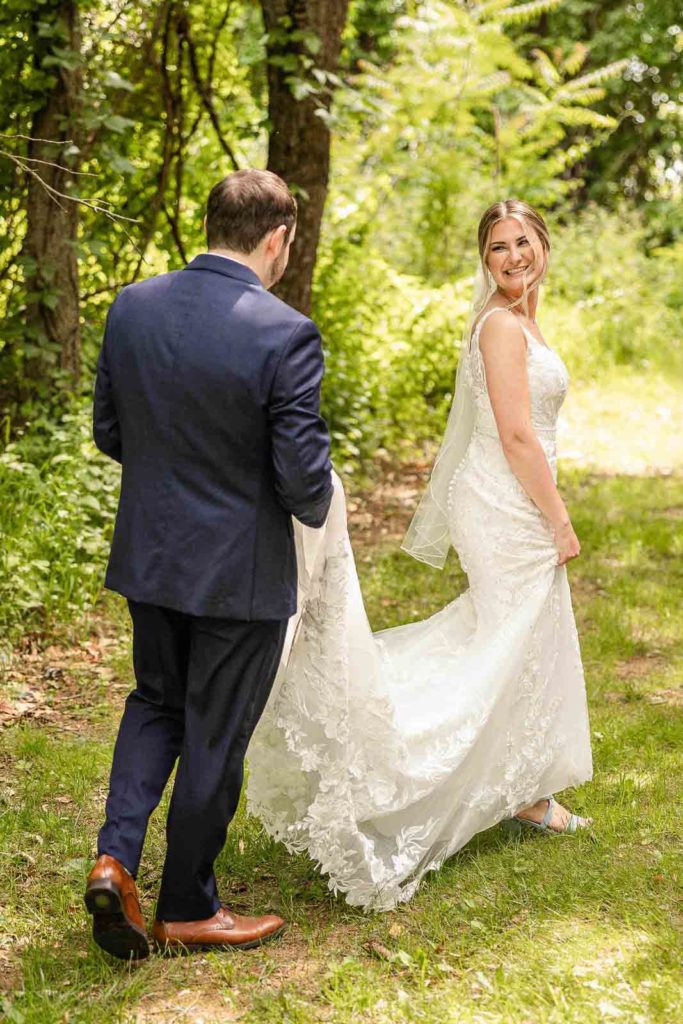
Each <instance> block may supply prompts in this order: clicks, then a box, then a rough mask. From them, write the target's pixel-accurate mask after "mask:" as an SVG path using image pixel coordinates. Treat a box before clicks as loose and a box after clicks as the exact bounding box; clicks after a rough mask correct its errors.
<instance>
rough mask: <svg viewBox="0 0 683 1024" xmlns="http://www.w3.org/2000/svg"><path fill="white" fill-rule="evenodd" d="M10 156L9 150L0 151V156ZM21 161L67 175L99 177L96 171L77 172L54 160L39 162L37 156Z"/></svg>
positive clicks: (22, 158)
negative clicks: (51, 168)
mask: <svg viewBox="0 0 683 1024" xmlns="http://www.w3.org/2000/svg"><path fill="white" fill-rule="evenodd" d="M34 141H35V140H34ZM9 155H10V154H9V153H8V152H7V150H5V149H0V156H9ZM20 159H21V160H24V161H25V162H26V163H27V164H44V165H45V167H56V168H57V170H58V171H64V173H65V174H80V175H82V176H84V177H87V178H96V177H97V172H96V171H76V170H74V169H73V168H72V167H65V165H64V164H56V163H54V161H53V160H39V159H38V157H37V156H22V157H20Z"/></svg>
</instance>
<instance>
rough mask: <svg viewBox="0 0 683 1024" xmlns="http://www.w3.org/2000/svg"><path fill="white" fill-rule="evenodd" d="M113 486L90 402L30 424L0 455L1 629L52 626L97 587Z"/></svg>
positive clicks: (73, 613)
mask: <svg viewBox="0 0 683 1024" xmlns="http://www.w3.org/2000/svg"><path fill="white" fill-rule="evenodd" d="M117 492H118V473H117V471H116V469H115V468H114V465H113V463H109V460H106V459H104V458H103V457H96V450H95V446H94V444H93V442H92V441H91V439H90V424H89V409H83V410H79V411H78V412H75V413H72V414H70V415H67V416H65V417H64V419H63V421H62V422H61V423H59V424H57V425H55V424H54V423H51V422H50V421H42V422H38V423H34V424H31V425H30V427H29V428H28V430H27V433H26V434H25V435H24V436H22V437H19V438H18V439H17V440H16V441H14V442H12V443H11V444H9V445H7V447H6V448H5V450H4V452H3V453H2V454H0V536H2V546H1V547H0V635H2V634H4V635H5V636H6V637H9V638H10V639H11V638H12V637H13V636H15V635H16V634H17V632H19V631H21V630H22V629H27V628H31V627H33V628H45V627H54V626H55V624H56V623H57V622H59V621H70V620H72V619H74V618H76V617H77V616H78V615H79V614H81V613H82V612H83V611H84V610H86V609H88V608H90V607H91V606H92V605H93V604H94V602H95V600H96V599H97V597H98V596H99V594H100V592H101V589H102V580H103V574H104V565H105V562H106V558H107V555H108V552H109V538H110V533H111V526H112V523H113V515H114V511H115V508H116V500H117Z"/></svg>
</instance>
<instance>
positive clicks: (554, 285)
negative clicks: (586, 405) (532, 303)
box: [539, 206, 683, 379]
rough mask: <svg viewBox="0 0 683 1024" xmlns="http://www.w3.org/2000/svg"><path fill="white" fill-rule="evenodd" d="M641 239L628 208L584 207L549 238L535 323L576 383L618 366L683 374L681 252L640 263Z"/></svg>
mask: <svg viewBox="0 0 683 1024" xmlns="http://www.w3.org/2000/svg"><path fill="white" fill-rule="evenodd" d="M645 233H646V226H645V221H644V218H643V217H642V216H639V215H638V213H637V212H636V211H635V210H633V208H629V207H627V206H623V207H622V208H621V209H620V210H619V211H618V212H616V213H614V214H611V213H609V212H608V211H606V210H604V209H601V208H600V207H597V206H591V207H589V208H587V209H586V210H585V211H584V212H583V214H582V215H581V216H580V217H575V218H573V219H572V220H570V221H569V222H568V223H567V224H565V225H564V226H562V227H561V228H560V229H559V230H557V231H556V233H555V238H554V246H553V252H552V254H551V265H550V274H549V283H548V296H547V311H546V309H545V308H543V309H542V310H541V311H540V312H539V317H540V320H541V322H542V323H544V325H545V324H546V323H547V328H548V335H549V337H550V338H552V339H553V341H554V343H555V344H557V346H558V348H559V349H560V351H562V352H563V354H565V355H566V357H567V359H568V362H569V364H570V366H571V367H572V369H573V372H574V374H575V375H576V376H578V377H582V378H584V379H587V378H591V377H595V376H596V375H598V374H599V373H600V372H601V371H604V370H609V368H610V367H611V366H619V365H628V366H632V367H635V368H639V369H641V370H647V368H648V367H651V366H652V367H656V368H659V369H663V370H665V371H666V372H668V373H670V374H677V373H680V372H682V371H683V315H682V314H683V306H682V304H681V301H680V299H681V286H680V280H681V271H682V270H683V245H681V244H679V245H678V246H676V247H671V248H666V249H662V250H659V251H654V252H652V253H651V254H650V255H647V254H646V252H645V246H644V239H645ZM544 306H545V302H544Z"/></svg>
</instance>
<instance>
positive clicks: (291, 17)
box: [0, 0, 683, 624]
mask: <svg viewBox="0 0 683 1024" xmlns="http://www.w3.org/2000/svg"><path fill="white" fill-rule="evenodd" d="M676 16H677V12H676V4H675V3H673V2H671V0H661V2H658V3H656V4H655V3H653V2H650V3H627V2H621V3H618V2H610V3H600V4H595V3H589V2H587V0H536V2H532V3H504V2H500V0H488V2H482V3H471V2H455V0H448V2H446V0H421V2H417V0H415V2H409V0H373V2H371V0H352V2H351V3H347V0H273V2H265V0H263V2H262V3H257V2H255V0H225V2H224V3H223V4H221V5H218V6H212V7H208V8H207V7H206V5H204V4H200V3H199V2H198V0H162V2H157V0H154V2H153V0H142V2H141V3H139V4H135V5H131V4H130V3H128V2H126V0H119V2H118V3H115V4H112V3H104V2H100V0H42V2H40V3H34V2H33V0H7V2H6V3H5V4H4V5H3V7H2V11H1V12H0V32H1V42H0V134H1V138H0V180H1V183H2V189H1V192H0V224H2V228H3V232H2V234H3V236H4V245H3V253H2V257H1V261H0V313H1V315H2V331H1V333H0V400H1V403H2V405H1V411H0V424H1V429H2V443H3V446H4V454H3V455H2V456H1V458H2V460H3V461H2V463H0V466H1V467H2V486H3V487H4V488H5V493H6V494H7V495H10V496H11V499H10V500H6V501H5V502H4V503H3V504H4V511H3V513H2V515H3V516H4V523H3V526H4V529H5V532H6V533H7V535H8V536H16V543H15V544H14V545H13V546H12V548H13V549H12V550H9V549H6V550H5V553H4V555H3V558H4V562H3V563H2V571H1V572H0V581H4V584H3V583H2V582H0V586H2V585H5V586H7V587H8V588H9V586H10V580H12V585H13V587H14V588H15V590H14V599H12V600H8V601H6V602H4V605H3V611H2V612H1V613H0V616H3V617H4V619H5V621H6V623H7V624H9V623H10V622H16V623H18V622H19V620H20V619H21V620H22V621H23V619H24V618H25V616H26V614H27V613H28V615H29V618H30V617H31V616H34V615H35V616H37V617H38V618H40V617H45V616H48V617H49V616H50V615H53V614H55V613H57V610H59V614H61V615H64V614H66V613H67V606H71V607H74V608H77V607H80V606H81V603H82V602H85V603H86V604H87V602H88V601H90V600H92V599H94V596H95V595H96V593H97V585H96V581H97V579H98V578H99V577H98V573H99V571H100V569H99V563H98V562H97V558H96V557H95V556H94V552H95V551H97V552H99V553H100V555H101V554H102V553H103V552H104V550H105V549H106V537H107V530H108V524H109V523H110V515H111V506H112V503H113V502H114V500H115V493H116V486H115V482H114V480H113V478H112V477H111V476H110V473H111V470H110V468H109V467H108V466H106V465H103V464H102V462H101V461H100V460H99V459H96V458H93V457H92V452H91V450H90V449H88V452H87V458H85V459H83V458H82V457H81V455H82V452H83V451H84V450H85V449H84V448H83V446H84V445H86V446H87V444H88V442H87V437H88V426H87V418H88V405H89V395H90V391H91V387H92V372H93V367H94V361H95V358H96V354H97V351H98V348H99V344H100V339H101V331H102V324H103V320H104V315H105V312H106V308H107V306H108V304H109V303H110V302H111V300H112V298H113V297H114V295H115V294H116V292H117V290H118V289H119V288H120V287H122V286H123V285H125V284H127V283H129V282H132V281H135V280H137V279H138V278H139V277H140V276H142V275H148V274H152V273H157V272H159V271H163V270H165V269H173V268H177V267H181V266H183V265H184V264H185V263H186V262H187V260H189V259H191V258H192V256H193V255H194V254H195V253H196V252H198V251H201V250H202V248H203V245H204V240H203V234H202V227H201V223H202V216H203V209H204V203H205V199H206V195H207V191H208V188H209V187H210V185H211V183H212V182H214V181H215V180H217V179H218V178H219V177H220V176H221V175H223V174H225V173H227V172H228V171H230V170H232V169H234V168H238V167H246V166H250V165H256V166H266V165H267V166H269V167H271V168H272V169H274V170H275V171H277V172H278V173H280V174H282V175H283V176H284V177H285V178H286V179H287V180H288V181H289V182H290V184H291V185H292V187H293V188H294V189H295V190H296V191H297V194H298V196H299V201H300V207H301V214H300V224H299V231H298V238H297V242H296V244H295V253H294V256H293V260H292V263H291V269H290V271H289V272H288V274H287V275H286V278H285V280H284V281H283V282H282V285H281V294H282V296H283V297H284V298H285V299H286V300H287V301H290V302H292V303H293V304H294V305H296V306H298V307H299V308H301V309H303V310H306V311H308V310H309V309H310V310H312V312H313V314H314V315H315V317H316V318H317V320H318V321H319V323H320V325H321V327H322V330H323V337H324V342H325V348H326V356H327V378H326V386H325V393H324V404H325V412H326V415H327V417H328V420H329V422H330V425H331V428H332V432H333V439H334V444H335V454H336V458H337V461H338V464H339V466H340V468H341V469H342V470H343V471H344V472H345V473H347V474H358V472H359V471H363V472H364V471H365V470H367V469H368V468H369V467H370V465H371V463H372V459H373V457H374V455H375V453H376V452H377V451H378V450H380V451H385V452H389V454H390V457H391V458H395V457H398V456H400V455H402V454H407V455H409V454H411V453H413V454H415V453H418V452H420V451H421V450H422V448H423V446H424V445H425V444H427V445H428V446H429V444H431V443H433V440H434V438H435V437H437V436H438V433H439V431H440V430H441V429H442V426H443V422H444V417H445V414H446V411H447V408H448V405H449V402H450V396H451V389H452V381H453V375H454V371H455V360H456V351H457V339H458V338H459V337H460V333H461V331H462V326H463V315H464V311H465V309H466V307H467V302H468V295H469V287H470V279H471V274H472V271H473V267H474V261H475V247H474V238H475V228H476V223H477V219H478V216H479V214H480V211H481V210H482V208H483V207H484V206H486V205H487V204H488V203H489V202H491V201H493V200H494V199H495V198H498V197H500V196H504V195H519V196H524V197H525V198H527V199H528V200H529V201H531V202H532V203H535V204H537V205H538V206H539V207H540V208H541V209H542V210H544V212H545V213H546V215H547V216H548V218H549V219H550V221H551V224H552V226H553V233H554V238H555V251H554V253H553V268H552V270H553V273H552V275H551V279H550V283H549V287H548V290H547V295H546V299H545V302H546V303H547V307H548V316H547V320H548V323H547V330H548V332H549V334H550V336H551V338H552V340H554V341H555V342H556V343H558V344H559V346H560V348H561V349H562V351H563V352H564V354H565V356H566V357H567V358H568V359H569V361H570V364H571V369H572V371H573V373H574V375H575V377H579V378H583V379H584V380H586V381H590V380H591V379H592V378H593V377H594V376H595V375H596V373H598V372H604V371H606V370H608V369H609V368H610V367H620V366H623V367H631V368H632V369H633V370H634V371H636V372H638V371H641V370H642V369H643V368H644V367H646V366H648V367H650V368H651V370H654V369H656V368H657V367H660V368H666V370H667V372H668V373H671V372H675V371H676V369H677V368H678V367H679V366H680V362H681V342H680V336H681V315H680V305H681V302H680V300H681V290H680V280H681V268H682V265H683V242H682V241H681V239H680V235H681V227H682V224H683V218H682V217H681V206H680V191H681V174H682V173H683V156H682V154H681V145H680V126H681V109H682V108H681V97H680V89H681V81H680V73H681V72H680V64H681V62H680V54H681V51H682V50H683V29H681V26H680V25H679V24H678V22H677V20H676ZM662 331H665V332H666V335H667V338H668V339H669V342H668V345H667V347H666V350H665V349H664V348H663V347H662V346H661V345H660V344H658V338H659V337H660V336H661V332H662ZM79 453H80V454H79ZM72 472H73V473H74V474H76V475H77V478H78V479H77V481H76V486H75V487H74V486H72V485H73V483H74V481H73V480H72V479H71V476H70V474H71V473H72ZM62 478H63V479H64V481H65V486H66V491H65V492H62V491H60V486H61V485H60V484H59V481H60V480H61V479H62ZM105 480H106V481H107V488H108V490H107V488H105V487H104V481H105ZM60 493H67V494H68V498H66V499H64V498H63V499H62V500H66V501H67V503H69V502H72V503H73V505H74V507H73V509H72V512H71V514H70V515H69V516H64V515H62V514H61V513H62V512H63V509H61V510H60V509H58V508H57V504H58V500H57V498H56V495H57V494H60ZM26 494H32V499H31V500H32V502H33V508H34V509H35V508H39V507H42V506H41V502H45V503H46V507H45V516H46V517H47V519H48V521H49V522H50V524H51V525H50V526H49V527H48V526H46V527H45V535H44V536H42V535H41V532H40V529H39V530H38V532H37V534H34V535H33V537H34V538H35V537H40V539H39V540H38V541H35V539H33V540H32V539H29V538H27V537H26V536H25V531H23V530H22V521H21V516H22V513H21V508H22V507H23V504H22V502H23V500H24V497H25V495H26ZM107 494H108V495H109V499H107V498H106V497H103V495H107ZM89 495H90V496H91V497H89ZM84 496H85V500H83V498H84ZM17 502H18V504H17ZM49 509H52V510H53V511H54V513H55V514H54V519H53V518H52V514H51V513H50V512H49ZM58 512H59V513H60V514H59V515H58V514H57V513H58ZM38 521H39V523H41V524H42V523H43V518H41V516H39V517H38ZM76 522H79V523H81V527H80V528H79V529H74V528H73V526H74V523H76ZM55 530H56V532H55ZM46 545H47V547H50V546H51V545H54V546H55V552H56V551H57V550H64V546H65V545H66V546H67V548H69V550H70V551H71V557H70V559H68V560H67V563H68V564H67V566H66V567H65V579H66V580H69V581H70V582H68V583H67V582H65V581H62V582H57V580H58V579H60V574H59V572H56V571H55V566H54V561H53V557H57V555H56V553H55V554H54V556H50V557H45V550H46ZM98 557H99V556H98ZM17 567H19V571H17ZM84 573H85V574H87V573H91V574H92V589H90V586H89V585H84V576H83V574H84ZM17 586H18V587H19V599H18V600H17V599H16V587H17ZM22 588H23V589H22ZM55 602H56V603H55Z"/></svg>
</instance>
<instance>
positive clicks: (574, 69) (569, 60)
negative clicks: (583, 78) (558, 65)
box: [562, 43, 588, 77]
mask: <svg viewBox="0 0 683 1024" xmlns="http://www.w3.org/2000/svg"><path fill="white" fill-rule="evenodd" d="M587 56H588V47H587V46H586V44H585V43H575V45H574V49H573V50H572V52H571V53H569V54H567V56H566V57H565V58H564V61H563V62H562V70H563V71H564V72H566V73H567V74H568V75H571V76H572V77H574V75H576V74H578V72H579V71H580V70H581V68H582V67H583V65H584V64H585V62H586V57H587Z"/></svg>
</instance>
